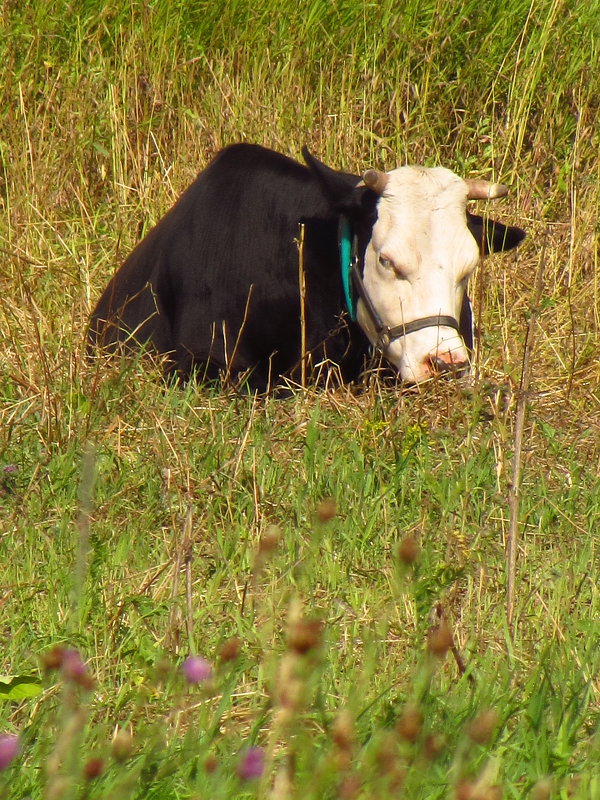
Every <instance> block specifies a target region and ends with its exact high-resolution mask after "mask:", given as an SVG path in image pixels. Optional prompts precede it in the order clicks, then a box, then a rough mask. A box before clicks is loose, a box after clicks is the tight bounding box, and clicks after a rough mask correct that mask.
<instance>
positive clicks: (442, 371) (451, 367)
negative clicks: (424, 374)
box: [429, 356, 469, 378]
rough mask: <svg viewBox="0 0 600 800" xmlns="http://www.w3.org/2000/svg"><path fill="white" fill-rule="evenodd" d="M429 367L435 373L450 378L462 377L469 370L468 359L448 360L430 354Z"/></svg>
mask: <svg viewBox="0 0 600 800" xmlns="http://www.w3.org/2000/svg"><path fill="white" fill-rule="evenodd" d="M429 363H430V364H431V368H432V370H433V372H434V373H435V374H436V375H444V376H448V377H452V378H462V377H463V376H464V375H467V374H468V372H469V362H468V361H451V362H448V361H446V360H445V359H443V358H440V357H439V356H432V357H431V358H430V359H429Z"/></svg>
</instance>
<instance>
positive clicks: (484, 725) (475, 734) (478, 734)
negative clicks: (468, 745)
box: [467, 708, 498, 744]
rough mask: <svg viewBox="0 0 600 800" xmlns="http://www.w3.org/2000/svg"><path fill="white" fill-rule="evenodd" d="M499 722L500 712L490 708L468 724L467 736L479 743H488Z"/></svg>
mask: <svg viewBox="0 0 600 800" xmlns="http://www.w3.org/2000/svg"><path fill="white" fill-rule="evenodd" d="M497 724H498V712H497V711H495V710H494V709H493V708H488V709H486V710H485V711H482V712H481V713H480V714H478V715H477V716H476V717H475V719H473V720H471V722H470V723H469V725H468V726H467V736H468V737H469V739H471V741H473V742H476V743H477V744H487V743H488V742H489V741H490V739H491V738H492V734H493V733H494V730H495V728H496V726H497Z"/></svg>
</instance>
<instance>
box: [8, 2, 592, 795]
mask: <svg viewBox="0 0 600 800" xmlns="http://www.w3.org/2000/svg"><path fill="white" fill-rule="evenodd" d="M599 50H600V14H598V8H597V5H596V4H595V3H580V2H575V0H509V2H508V3H499V2H496V1H495V0H490V2H487V3H485V4H482V3H476V2H474V0H460V2H449V1H448V0H406V1H405V2H403V3H398V2H392V1H391V0H380V1H379V2H376V3H375V2H374V3H366V2H365V3H359V2H357V0H332V1H331V2H325V0H307V1H306V2H300V3H296V4H293V3H289V2H288V0H255V1H254V2H253V3H247V2H242V0H230V2H222V1H221V0H213V1H212V2H210V3H208V2H198V3H189V2H184V0H146V1H145V2H125V1H124V0H115V1H114V2H113V3H111V4H106V3H104V2H98V1H97V0H79V1H78V0H73V2H65V1H64V0H57V1H56V2H49V3H42V2H39V0H29V2H25V3H22V2H14V0H4V2H3V4H2V14H1V16H0V98H1V102H0V264H1V266H0V423H1V427H0V548H1V554H2V558H1V560H0V575H1V581H0V587H1V589H0V621H1V627H0V631H1V636H2V647H1V648H0V797H2V798H4V797H6V798H11V799H12V798H19V800H21V799H22V798H31V799H32V800H38V798H44V799H45V800H58V798H65V799H66V798H190V799H191V798H197V799H199V798H217V799H218V798H223V800H225V798H233V797H236V798H239V797H248V798H252V797H260V798H267V797H269V798H302V799H303V800H304V799H309V800H310V798H315V800H316V798H319V799H321V798H329V797H331V798H340V800H351V799H352V798H356V799H357V800H358V799H359V798H360V799H361V800H362V798H365V800H366V798H373V799H375V798H377V800H379V799H380V798H381V799H382V800H384V799H385V798H388V797H389V798H392V797H401V798H411V799H412V798H427V800H429V798H447V797H453V798H456V799H457V800H477V799H479V800H484V799H485V800H492V799H494V798H500V797H505V798H534V799H535V800H544V798H565V799H566V798H578V799H579V800H599V799H600V730H599V720H600V700H599V691H600V681H599V675H600V646H599V645H600V590H599V576H600V554H599V548H600V538H599V534H598V525H599V522H600V485H599V466H600V389H599V386H600V360H599V359H598V341H599V338H598V335H599V329H600V271H599V269H598V266H599V265H598V259H599V253H600V251H599V248H598V234H599V223H598V212H599V208H600V130H599V128H598V113H599V102H600V69H599V64H600V59H599V55H600V53H599ZM240 140H246V141H253V142H257V143H260V144H264V145H267V146H271V147H274V148H275V149H278V150H280V151H282V152H285V153H287V154H289V155H292V156H294V157H299V154H300V148H301V146H302V145H303V144H305V143H306V144H308V146H309V147H310V148H311V149H312V151H313V152H314V153H315V155H317V156H318V157H319V158H321V159H322V160H324V161H325V162H327V163H329V164H330V165H331V166H334V167H337V168H340V169H346V170H352V171H357V172H358V171H360V170H361V169H363V168H366V167H368V166H374V167H377V168H387V169H390V168H392V167H393V166H396V165H399V164H403V163H422V164H425V165H428V166H431V165H434V164H442V165H444V166H447V167H450V168H452V169H454V170H455V171H456V172H458V173H460V174H462V175H464V176H465V177H484V178H488V179H493V180H500V181H502V182H505V183H507V184H509V185H510V186H511V194H510V195H509V197H508V198H507V199H506V200H503V201H496V202H495V203H494V204H493V205H490V208H489V213H490V214H491V215H493V216H494V217H496V218H499V219H502V220H503V221H508V222H511V223H513V224H517V225H520V226H522V227H524V228H526V229H527V232H528V239H527V240H526V242H525V243H524V244H523V245H522V246H521V247H520V248H519V249H518V250H517V251H516V252H515V254H511V255H510V256H506V257H502V256H499V257H493V258H490V259H488V260H487V261H486V262H484V263H483V264H482V265H481V267H480V269H479V271H478V273H477V275H476V277H475V279H474V281H473V282H472V286H471V294H472V297H473V299H474V303H475V308H476V321H477V328H478V333H477V349H476V353H475V356H474V380H473V382H472V384H471V385H469V386H464V385H460V384H457V383H456V384H453V383H450V382H444V383H432V384H428V385H425V386H423V387H421V388H419V389H418V390H416V389H407V388H403V387H400V386H390V385H387V384H385V383H384V382H382V381H380V380H379V379H378V377H377V375H376V374H374V375H372V376H370V377H367V378H366V379H365V383H364V385H361V386H360V387H347V388H344V389H336V390H332V391H322V390H319V391H317V390H315V389H310V388H309V389H300V388H298V390H297V391H294V392H293V393H292V395H291V396H290V397H287V398H284V399H274V398H263V397H252V396H249V395H244V394H240V393H238V392H235V391H233V390H231V388H224V389H220V388H219V387H214V386H212V387H206V386H197V385H189V386H187V387H185V388H183V389H182V388H181V387H177V386H165V385H164V383H162V382H161V380H160V377H159V368H158V366H157V367H156V368H154V367H149V365H148V363H147V362H142V361H139V362H133V363H123V364H117V365H115V364H112V365H110V366H107V365H104V364H102V363H100V362H89V361H86V359H85V357H84V337H85V326H86V320H87V318H88V315H89V312H90V310H91V307H92V305H93V303H94V302H95V300H96V299H97V298H98V296H99V294H100V292H101V290H102V289H103V287H104V285H105V284H106V282H107V280H108V278H109V276H110V275H111V274H112V271H113V270H114V269H115V267H116V266H117V265H118V264H119V262H120V261H121V260H122V259H123V258H124V257H125V256H126V255H127V253H128V252H129V251H130V249H131V248H132V246H133V245H134V244H135V242H136V241H138V239H139V238H140V237H141V236H142V235H143V234H144V232H145V231H147V230H148V228H149V227H150V226H151V225H152V224H153V223H154V222H155V221H157V220H158V219H159V217H160V216H161V215H162V214H163V213H164V212H165V211H166V210H167V209H168V208H169V207H170V205H171V204H172V203H173V201H174V200H175V198H176V197H177V196H178V194H179V193H180V192H181V191H182V190H183V189H184V188H185V187H186V186H187V185H188V184H189V182H190V181H191V180H192V179H193V177H194V176H195V174H196V173H197V172H198V171H199V170H200V169H201V168H202V167H203V166H204V165H205V164H206V163H207V161H208V160H209V159H210V158H211V157H212V155H214V153H215V152H216V151H217V150H218V149H219V148H220V147H222V146H224V145H226V144H228V143H231V142H233V141H240ZM538 273H540V274H541V275H542V278H543V286H542V294H541V299H540V300H539V302H536V297H535V284H536V275H537V274H538ZM532 314H533V315H534V317H533V320H534V322H533V325H532V326H531V328H532V331H533V333H534V335H535V338H534V340H533V342H532V343H530V355H531V367H532V371H531V382H530V386H529V389H528V393H527V397H526V400H527V404H526V417H525V436H524V441H523V445H522V448H521V456H522V469H521V479H520V484H519V486H518V514H519V517H518V522H519V524H518V528H517V530H518V537H519V538H518V557H517V561H516V571H515V587H516V594H515V608H514V612H513V614H512V620H511V623H510V624H509V622H508V618H507V606H506V586H507V560H506V545H507V536H508V528H509V505H508V495H509V491H510V488H511V485H510V484H511V480H512V464H513V458H514V454H515V453H514V449H515V448H514V441H515V440H514V422H515V408H516V404H517V401H518V400H519V398H520V396H521V395H520V389H519V387H520V380H521V369H522V363H523V353H524V347H525V333H526V330H527V327H528V322H529V321H530V320H531V319H532ZM190 659H192V660H190ZM14 737H18V739H15V738H14Z"/></svg>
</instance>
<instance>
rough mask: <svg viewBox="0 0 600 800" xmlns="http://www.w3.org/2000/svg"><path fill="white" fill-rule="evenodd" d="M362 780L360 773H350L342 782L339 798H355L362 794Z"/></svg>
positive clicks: (352, 799) (347, 799)
mask: <svg viewBox="0 0 600 800" xmlns="http://www.w3.org/2000/svg"><path fill="white" fill-rule="evenodd" d="M361 788H362V781H361V779H360V778H359V777H358V775H348V776H346V777H345V778H344V780H343V781H342V782H341V784H340V788H339V791H338V797H339V800H355V798H357V797H358V796H359V794H360V790H361Z"/></svg>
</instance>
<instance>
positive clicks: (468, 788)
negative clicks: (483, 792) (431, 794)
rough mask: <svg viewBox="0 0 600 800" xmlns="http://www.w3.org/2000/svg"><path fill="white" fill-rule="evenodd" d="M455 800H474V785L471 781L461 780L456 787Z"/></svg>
mask: <svg viewBox="0 0 600 800" xmlns="http://www.w3.org/2000/svg"><path fill="white" fill-rule="evenodd" d="M455 797H456V800H474V798H475V784H474V783H473V781H466V780H462V781H459V782H458V784H457V785H456V792H455Z"/></svg>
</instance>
